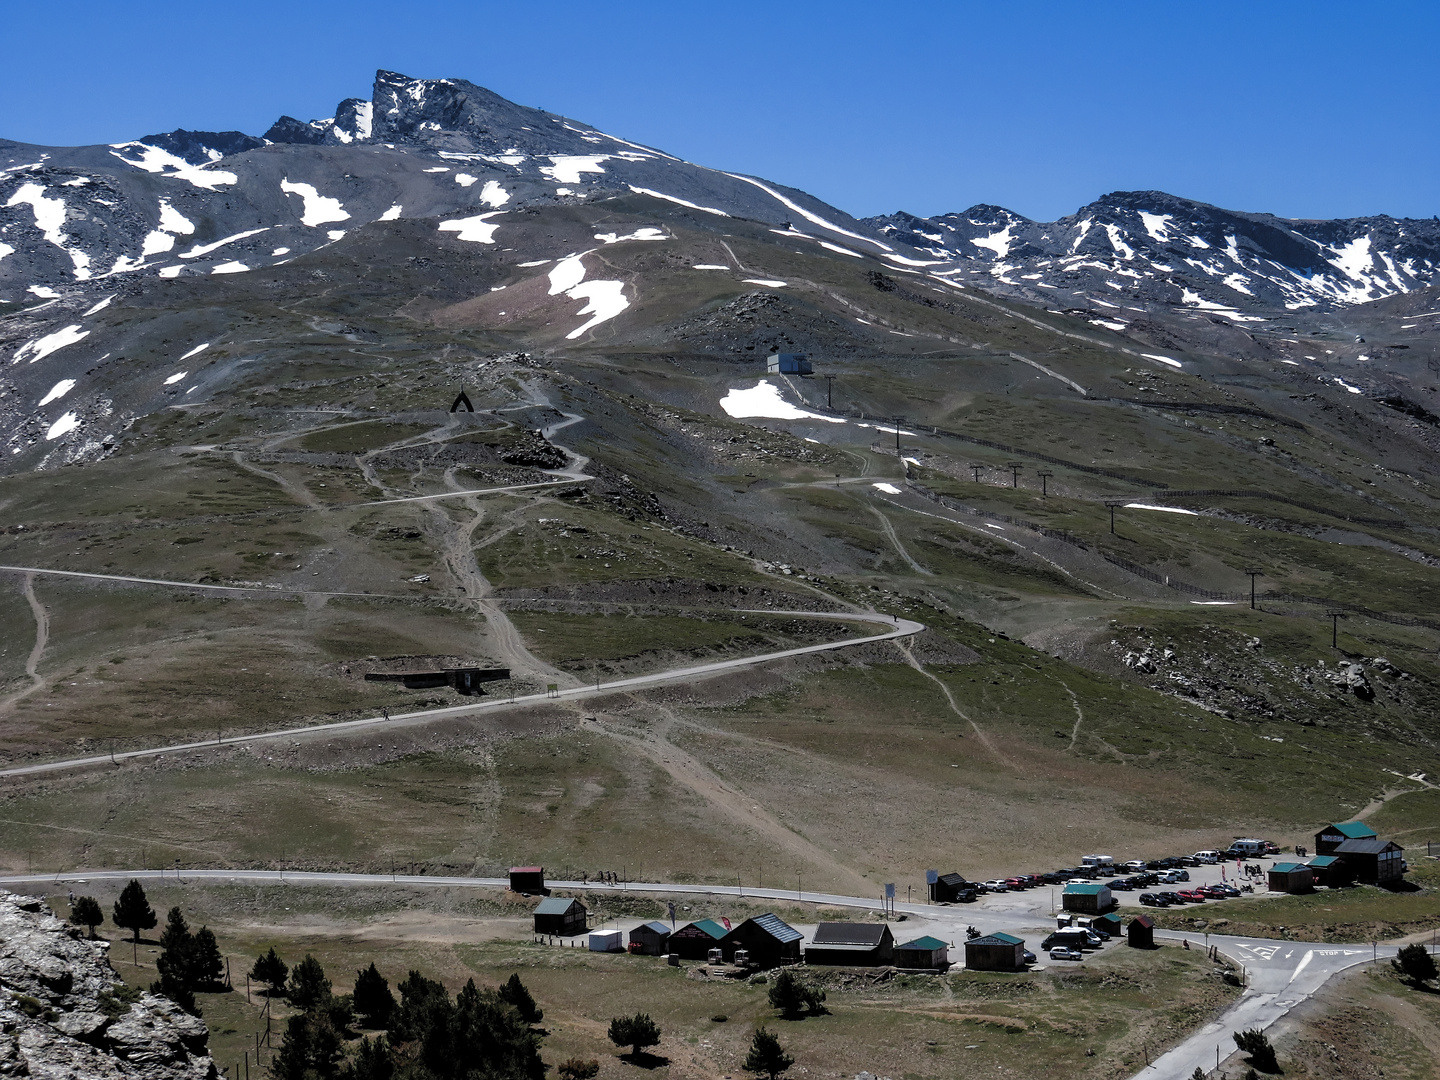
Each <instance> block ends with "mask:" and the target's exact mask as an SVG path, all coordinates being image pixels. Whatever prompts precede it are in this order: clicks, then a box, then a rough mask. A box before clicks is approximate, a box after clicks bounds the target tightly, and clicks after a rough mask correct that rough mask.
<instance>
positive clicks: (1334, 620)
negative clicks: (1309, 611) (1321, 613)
mask: <svg viewBox="0 0 1440 1080" xmlns="http://www.w3.org/2000/svg"><path fill="white" fill-rule="evenodd" d="M1325 617H1326V618H1327V619H1329V620H1330V647H1331V648H1332V649H1338V648H1339V647H1340V620H1341V619H1348V618H1349V617H1350V616H1349V613H1348V612H1344V611H1334V610H1331V611H1327V612H1325Z"/></svg>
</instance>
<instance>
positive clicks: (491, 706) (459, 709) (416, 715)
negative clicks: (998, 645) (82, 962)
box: [0, 608, 925, 778]
mask: <svg viewBox="0 0 1440 1080" xmlns="http://www.w3.org/2000/svg"><path fill="white" fill-rule="evenodd" d="M739 611H740V612H742V613H745V614H753V615H771V616H775V615H779V616H792V617H797V618H806V619H829V620H833V621H836V622H872V623H885V624H887V625H889V626H890V627H891V629H889V630H887V631H886V632H885V633H883V634H872V635H870V636H868V637H861V638H847V639H845V640H844V641H827V642H823V643H821V644H819V645H804V646H800V647H798V648H794V649H781V650H779V651H777V652H768V653H757V654H755V655H753V656H738V657H734V658H732V659H729V660H716V661H712V662H711V663H708V664H695V665H692V666H690V667H682V668H671V669H670V670H668V671H657V672H653V673H651V674H649V675H634V676H631V677H630V678H626V679H615V680H612V681H611V682H602V683H592V684H589V685H586V686H578V687H572V688H568V689H564V690H557V691H554V692H551V693H543V694H525V695H522V696H520V697H514V698H509V699H503V698H494V699H491V700H488V701H479V702H475V703H474V704H465V705H451V706H447V707H444V708H439V709H421V710H419V711H416V712H406V713H392V714H390V715H388V716H386V715H381V716H370V717H365V718H364V719H360V720H345V721H340V722H337V723H330V724H310V725H307V726H305V727H288V728H276V729H273V730H270V731H260V732H255V733H253V734H249V735H230V736H226V737H225V738H221V739H207V740H204V741H197V742H187V743H175V744H173V745H170V746H155V747H150V748H147V749H144V750H127V751H124V752H123V753H115V754H97V755H94V756H91V757H82V758H68V759H66V760H63V761H46V762H41V763H39V764H36V765H22V766H19V767H16V768H11V769H3V770H0V778H5V777H19V776H39V775H41V774H43V773H52V772H61V771H65V770H69V769H93V768H98V767H100V766H103V765H108V764H119V763H120V762H122V761H133V760H136V759H140V758H156V757H164V756H166V755H170V754H183V753H190V752H193V751H196V750H207V749H214V748H217V747H226V746H243V745H248V744H250V743H260V742H269V741H274V740H278V739H300V738H308V737H313V736H321V737H324V738H333V737H334V736H337V735H349V734H353V733H354V732H357V731H363V730H370V729H375V730H383V729H386V728H394V727H401V726H410V725H414V724H423V723H427V722H429V721H431V720H437V719H440V718H443V717H451V716H468V715H473V714H476V713H483V712H489V711H492V710H495V709H513V708H523V707H526V706H530V705H538V704H541V703H544V702H554V701H576V700H580V699H583V698H590V697H595V696H596V695H598V694H610V693H617V692H628V691H632V690H643V689H646V688H648V687H651V686H659V685H662V684H664V683H670V682H682V681H685V680H688V679H702V678H705V677H707V676H710V675H717V674H720V673H721V672H726V671H737V670H740V669H742V668H749V667H756V666H758V665H760V664H767V663H770V662H771V661H774V660H785V659H788V658H790V657H794V656H807V655H809V654H811V653H821V652H829V651H832V650H834V649H847V648H850V647H852V646H855V645H865V644H868V643H871V642H877V641H890V640H892V639H894V638H901V637H909V636H911V635H913V634H918V633H919V632H920V631H922V630H924V629H925V625H924V623H918V622H915V621H913V620H911V619H897V618H894V617H892V616H889V615H881V614H878V613H876V612H831V611H772V610H769V609H747V608H742V609H739Z"/></svg>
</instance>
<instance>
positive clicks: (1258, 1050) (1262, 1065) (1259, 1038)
mask: <svg viewBox="0 0 1440 1080" xmlns="http://www.w3.org/2000/svg"><path fill="white" fill-rule="evenodd" d="M1231 1038H1233V1039H1234V1040H1235V1045H1236V1046H1237V1047H1239V1048H1240V1049H1241V1050H1243V1051H1244V1052H1245V1053H1247V1054H1249V1055H1250V1064H1251V1065H1253V1066H1254V1067H1255V1068H1257V1069H1259V1070H1260V1071H1261V1072H1267V1073H1277V1072H1279V1071H1280V1063H1279V1062H1278V1061H1276V1060H1275V1047H1273V1046H1271V1045H1270V1040H1269V1039H1268V1038H1267V1037H1266V1035H1265V1033H1264V1032H1263V1031H1261V1030H1260V1029H1259V1028H1249V1029H1247V1030H1245V1031H1236V1032H1234V1033H1233V1034H1232V1035H1231Z"/></svg>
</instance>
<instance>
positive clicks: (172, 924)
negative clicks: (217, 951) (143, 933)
mask: <svg viewBox="0 0 1440 1080" xmlns="http://www.w3.org/2000/svg"><path fill="white" fill-rule="evenodd" d="M155 969H156V970H157V971H158V972H160V986H161V993H163V994H164V995H165V996H166V997H168V998H170V999H171V1000H172V1001H175V1002H176V1003H177V1004H178V1003H180V998H181V996H184V995H186V994H188V995H189V1000H191V1001H193V1000H194V991H195V988H196V986H197V985H199V980H198V979H197V978H196V976H195V935H194V934H192V933H190V926H189V924H188V923H186V921H185V914H184V912H182V911H181V910H180V909H179V908H178V907H172V908H171V909H170V912H169V914H168V915H167V916H166V918H165V931H164V933H162V934H161V935H160V955H159V956H158V957H157V958H156V960H155Z"/></svg>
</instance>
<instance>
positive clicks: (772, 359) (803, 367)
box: [765, 352, 812, 375]
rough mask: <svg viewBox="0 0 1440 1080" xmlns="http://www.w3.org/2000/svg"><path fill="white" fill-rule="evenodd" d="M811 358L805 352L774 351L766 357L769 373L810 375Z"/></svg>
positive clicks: (766, 368) (767, 372)
mask: <svg viewBox="0 0 1440 1080" xmlns="http://www.w3.org/2000/svg"><path fill="white" fill-rule="evenodd" d="M811 370H812V369H811V367H810V358H809V357H808V356H806V355H805V354H804V353H788V352H773V353H771V354H770V355H769V356H768V357H766V358H765V374H767V375H809V374H810V373H811Z"/></svg>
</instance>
